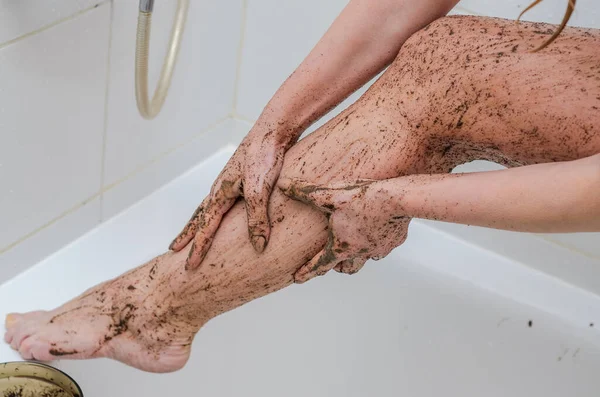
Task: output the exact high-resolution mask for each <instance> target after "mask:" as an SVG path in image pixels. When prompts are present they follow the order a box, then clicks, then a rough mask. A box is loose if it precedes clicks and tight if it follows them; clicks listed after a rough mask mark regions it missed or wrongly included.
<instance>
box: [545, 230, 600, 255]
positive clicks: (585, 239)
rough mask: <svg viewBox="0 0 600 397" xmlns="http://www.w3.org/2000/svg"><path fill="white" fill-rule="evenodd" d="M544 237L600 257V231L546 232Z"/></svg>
mask: <svg viewBox="0 0 600 397" xmlns="http://www.w3.org/2000/svg"><path fill="white" fill-rule="evenodd" d="M542 237H543V238H544V239H546V240H549V241H552V242H555V243H557V244H559V245H562V246H564V247H567V248H570V249H573V250H577V251H580V252H581V253H583V254H585V255H590V256H592V257H595V258H598V259H600V233H572V234H544V235H542Z"/></svg>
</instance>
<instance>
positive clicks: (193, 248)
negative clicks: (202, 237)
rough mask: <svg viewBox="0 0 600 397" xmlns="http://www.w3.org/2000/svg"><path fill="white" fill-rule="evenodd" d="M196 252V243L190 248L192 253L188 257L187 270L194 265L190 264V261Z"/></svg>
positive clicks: (186, 261)
mask: <svg viewBox="0 0 600 397" xmlns="http://www.w3.org/2000/svg"><path fill="white" fill-rule="evenodd" d="M195 250H196V242H195V241H194V242H193V243H192V246H191V247H190V251H189V252H188V257H187V259H186V260H185V270H190V269H191V268H192V265H191V263H190V259H191V258H192V255H194V251H195Z"/></svg>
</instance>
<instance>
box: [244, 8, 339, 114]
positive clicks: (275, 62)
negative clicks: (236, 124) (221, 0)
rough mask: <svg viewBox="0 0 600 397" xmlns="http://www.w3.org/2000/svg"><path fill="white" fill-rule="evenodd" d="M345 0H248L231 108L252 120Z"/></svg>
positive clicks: (319, 35)
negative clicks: (241, 51) (234, 95)
mask: <svg viewBox="0 0 600 397" xmlns="http://www.w3.org/2000/svg"><path fill="white" fill-rule="evenodd" d="M347 3H348V0H329V1H319V0H305V1H289V0H286V1H281V0H248V7H247V15H246V29H245V36H244V48H243V56H242V63H241V69H240V80H239V87H238V98H237V108H236V111H237V113H239V114H240V115H242V116H244V117H246V118H248V119H251V120H255V119H256V118H257V117H258V115H259V114H260V112H261V111H262V109H263V107H264V106H265V104H266V103H267V102H268V100H269V99H270V98H271V96H272V95H273V93H275V91H276V90H277V88H278V87H279V85H281V83H283V81H284V80H285V79H286V78H287V77H288V76H289V75H290V74H291V73H292V72H293V71H294V69H295V68H296V67H297V66H298V65H299V64H300V62H302V60H303V59H304V57H306V55H308V53H309V52H310V50H311V49H312V47H313V46H314V45H315V44H316V43H317V41H318V40H319V39H320V38H321V36H322V35H323V33H325V31H326V30H327V28H328V27H329V25H331V23H332V22H333V20H334V19H335V17H336V16H337V15H338V14H339V13H340V12H341V10H342V9H343V8H344V6H345V5H346V4H347Z"/></svg>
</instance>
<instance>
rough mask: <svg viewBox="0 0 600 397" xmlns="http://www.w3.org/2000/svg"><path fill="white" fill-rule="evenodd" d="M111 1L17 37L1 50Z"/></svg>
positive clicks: (103, 1) (106, 0) (3, 44)
mask: <svg viewBox="0 0 600 397" xmlns="http://www.w3.org/2000/svg"><path fill="white" fill-rule="evenodd" d="M109 1H110V0H101V1H98V3H96V4H94V5H93V6H91V7H88V8H85V9H83V10H79V11H77V12H76V13H74V14H71V15H69V16H67V17H64V18H62V19H59V20H56V21H54V22H51V23H49V24H48V25H44V26H42V27H41V28H38V29H35V30H32V31H31V32H27V33H25V34H23V35H21V36H17V37H15V38H14V39H10V40H8V41H5V42H3V43H0V50H1V49H3V48H6V47H8V46H10V45H13V44H15V43H18V42H19V41H21V40H25V39H27V38H29V37H32V36H35V35H37V34H38V33H42V32H45V31H46V30H49V29H52V28H53V27H55V26H58V25H60V24H62V23H64V22H68V21H72V20H74V19H76V18H78V17H80V16H81V15H83V14H85V13H87V12H89V11H92V10H95V9H96V8H98V7H99V6H101V5H103V4H106V3H108V2H109Z"/></svg>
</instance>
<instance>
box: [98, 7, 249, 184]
mask: <svg viewBox="0 0 600 397" xmlns="http://www.w3.org/2000/svg"><path fill="white" fill-rule="evenodd" d="M176 3H177V2H176V1H175V0H170V1H157V2H156V5H155V9H154V13H153V21H152V35H151V48H150V59H151V62H150V86H151V90H152V91H153V90H154V87H155V82H156V79H157V78H158V74H159V71H160V66H161V65H162V61H163V59H164V53H165V50H166V47H167V42H168V39H169V36H170V33H171V26H172V22H173V15H174V12H175V5H176ZM241 7H242V1H241V0H228V1H226V2H221V1H214V0H194V1H191V2H190V8H189V14H188V20H187V23H186V29H185V33H184V37H183V42H182V47H181V50H180V53H179V59H178V62H177V66H176V67H175V72H174V76H173V81H172V85H171V89H170V91H169V95H168V97H167V100H166V102H165V105H164V107H163V109H162V112H161V114H159V115H158V117H157V118H155V119H154V120H151V121H147V120H144V119H143V118H142V117H141V116H140V115H139V113H138V110H137V107H136V102H135V91H134V59H135V33H136V23H137V14H138V2H137V1H132V0H115V1H114V12H113V18H114V19H113V25H112V29H113V31H112V44H111V58H110V62H111V63H110V64H111V70H110V86H109V101H108V129H107V141H106V161H105V180H104V182H105V185H110V184H112V183H114V182H116V181H118V180H119V179H121V178H123V177H125V176H126V175H128V174H130V173H131V172H132V171H134V170H135V169H137V168H139V167H140V166H143V165H145V164H148V163H149V162H150V161H152V160H154V159H155V158H156V157H157V156H159V155H160V154H161V153H163V152H164V151H165V150H167V149H170V148H174V147H177V146H178V145H180V144H181V143H183V142H186V141H188V140H189V139H190V138H192V137H193V136H195V135H197V134H198V133H199V132H200V131H202V130H204V129H206V128H207V127H208V126H209V125H211V124H213V123H215V122H216V121H217V120H220V119H222V118H223V117H224V116H226V115H227V114H229V113H230V112H231V110H232V105H233V93H234V84H235V74H236V62H237V52H238V46H239V41H240V26H241V9H242V8H241Z"/></svg>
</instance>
